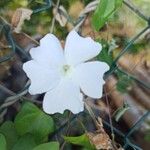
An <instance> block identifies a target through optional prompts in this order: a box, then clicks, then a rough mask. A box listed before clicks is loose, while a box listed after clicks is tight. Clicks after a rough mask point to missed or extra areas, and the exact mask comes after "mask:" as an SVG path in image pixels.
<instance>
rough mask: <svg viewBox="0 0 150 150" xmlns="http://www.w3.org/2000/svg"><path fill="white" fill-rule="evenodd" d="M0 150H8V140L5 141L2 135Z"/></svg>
mask: <svg viewBox="0 0 150 150" xmlns="http://www.w3.org/2000/svg"><path fill="white" fill-rule="evenodd" d="M0 149H1V150H7V147H6V139H5V137H4V135H3V134H0Z"/></svg>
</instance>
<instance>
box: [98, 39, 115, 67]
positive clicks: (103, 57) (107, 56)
mask: <svg viewBox="0 0 150 150" xmlns="http://www.w3.org/2000/svg"><path fill="white" fill-rule="evenodd" d="M100 43H101V44H102V50H101V52H100V54H99V55H98V56H97V59H98V60H99V61H103V62H106V63H107V64H108V65H109V66H111V64H112V62H113V55H112V52H109V45H108V43H107V42H105V41H101V42H100Z"/></svg>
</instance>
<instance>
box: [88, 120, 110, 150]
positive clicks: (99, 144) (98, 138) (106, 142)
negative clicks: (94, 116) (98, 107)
mask: <svg viewBox="0 0 150 150" xmlns="http://www.w3.org/2000/svg"><path fill="white" fill-rule="evenodd" d="M97 126H98V128H99V129H98V130H97V131H96V132H95V133H92V132H88V133H87V135H88V137H89V139H90V142H91V143H92V144H93V145H94V146H95V147H96V149H97V150H100V149H105V150H110V149H113V146H112V142H111V139H110V137H109V136H108V134H107V133H106V132H105V130H104V129H103V123H102V120H101V118H98V122H97Z"/></svg>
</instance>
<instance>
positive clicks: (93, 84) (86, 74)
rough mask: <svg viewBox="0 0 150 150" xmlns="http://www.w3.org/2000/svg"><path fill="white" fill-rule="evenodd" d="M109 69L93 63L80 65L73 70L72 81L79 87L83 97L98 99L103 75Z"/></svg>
mask: <svg viewBox="0 0 150 150" xmlns="http://www.w3.org/2000/svg"><path fill="white" fill-rule="evenodd" d="M108 69H109V66H108V65H107V64H106V63H103V62H99V61H93V62H87V63H82V64H80V65H78V66H77V67H76V68H75V70H74V75H73V80H74V81H75V82H77V83H78V84H79V85H80V88H81V90H82V91H83V92H84V93H85V95H87V96H89V97H92V98H100V97H101V96H102V89H103V84H104V80H103V75H104V73H105V72H106V71H107V70H108Z"/></svg>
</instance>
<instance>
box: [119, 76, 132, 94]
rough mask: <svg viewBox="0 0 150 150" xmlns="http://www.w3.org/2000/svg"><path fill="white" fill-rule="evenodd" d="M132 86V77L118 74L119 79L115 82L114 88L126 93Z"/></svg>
mask: <svg viewBox="0 0 150 150" xmlns="http://www.w3.org/2000/svg"><path fill="white" fill-rule="evenodd" d="M131 86H132V79H131V78H129V77H128V76H126V75H123V76H119V80H118V82H117V84H116V88H117V90H118V91H119V92H121V93H126V92H128V90H129V89H130V87H131Z"/></svg>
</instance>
